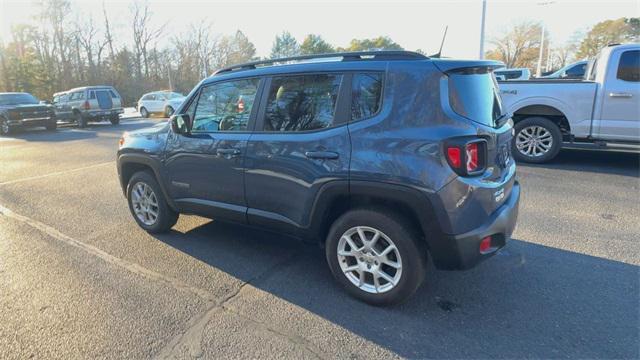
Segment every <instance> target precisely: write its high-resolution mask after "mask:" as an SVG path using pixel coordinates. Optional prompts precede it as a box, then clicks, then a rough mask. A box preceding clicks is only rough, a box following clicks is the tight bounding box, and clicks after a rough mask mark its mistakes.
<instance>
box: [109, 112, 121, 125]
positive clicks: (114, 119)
mask: <svg viewBox="0 0 640 360" xmlns="http://www.w3.org/2000/svg"><path fill="white" fill-rule="evenodd" d="M109 121H111V125H118V124H120V116H118V114H115V115H111V117H110V118H109Z"/></svg>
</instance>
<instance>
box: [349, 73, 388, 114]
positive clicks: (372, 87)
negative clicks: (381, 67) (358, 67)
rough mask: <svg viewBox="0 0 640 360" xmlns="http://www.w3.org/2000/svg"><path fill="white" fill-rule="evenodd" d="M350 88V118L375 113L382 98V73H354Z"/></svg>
mask: <svg viewBox="0 0 640 360" xmlns="http://www.w3.org/2000/svg"><path fill="white" fill-rule="evenodd" d="M352 84H353V85H352V90H351V120H353V121H355V120H360V119H365V118H368V117H371V116H373V115H375V114H376V113H377V112H378V110H379V109H380V100H381V99H382V74H376V73H365V74H355V75H353V80H352Z"/></svg>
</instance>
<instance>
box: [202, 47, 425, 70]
mask: <svg viewBox="0 0 640 360" xmlns="http://www.w3.org/2000/svg"><path fill="white" fill-rule="evenodd" d="M329 58H342V61H355V60H371V59H375V60H425V59H428V57H426V56H424V55H422V54H420V53H417V52H413V51H402V50H378V51H356V52H337V53H326V54H314V55H299V56H291V57H286V58H278V59H267V60H258V61H252V62H248V63H244V64H236V65H231V66H228V67H225V68H222V69H220V70H218V71H216V72H215V73H213V75H218V74H221V73H226V72H232V71H239V70H250V69H256V68H257V67H258V66H267V65H274V64H277V63H288V62H292V61H303V60H313V59H329Z"/></svg>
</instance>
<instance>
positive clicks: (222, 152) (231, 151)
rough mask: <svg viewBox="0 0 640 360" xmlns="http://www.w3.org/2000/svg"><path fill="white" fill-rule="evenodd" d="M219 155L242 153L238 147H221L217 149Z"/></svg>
mask: <svg viewBox="0 0 640 360" xmlns="http://www.w3.org/2000/svg"><path fill="white" fill-rule="evenodd" d="M216 154H218V155H240V149H236V148H220V149H216Z"/></svg>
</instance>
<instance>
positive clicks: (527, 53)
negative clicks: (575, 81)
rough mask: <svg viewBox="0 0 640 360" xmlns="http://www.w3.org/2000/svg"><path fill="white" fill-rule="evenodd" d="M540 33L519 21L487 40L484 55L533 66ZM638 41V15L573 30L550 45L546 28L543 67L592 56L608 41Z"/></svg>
mask: <svg viewBox="0 0 640 360" xmlns="http://www.w3.org/2000/svg"><path fill="white" fill-rule="evenodd" d="M541 35H542V26H541V24H539V23H535V22H522V23H518V24H516V25H514V26H512V27H510V28H509V30H508V31H506V32H504V33H502V34H499V35H498V36H495V37H493V38H491V39H490V40H489V42H490V44H491V45H492V49H491V50H489V51H487V52H486V54H485V57H486V58H488V59H493V60H500V61H502V62H504V63H505V64H506V65H507V67H509V68H529V69H535V68H536V66H537V64H538V58H539V52H540V44H541V40H542V36H541ZM639 40H640V18H637V17H636V18H620V19H616V20H605V21H602V22H599V23H597V24H595V25H594V26H593V27H592V28H591V29H589V30H588V31H587V32H586V33H583V32H577V33H575V34H574V35H573V36H572V37H571V39H569V41H567V42H566V43H564V44H553V42H552V37H551V34H549V32H548V31H545V36H544V44H543V45H544V46H543V57H542V60H543V62H542V64H543V68H545V69H548V70H556V69H559V68H561V67H563V66H565V65H568V64H570V63H572V62H574V61H579V60H588V59H591V58H593V57H595V56H596V55H597V54H598V52H599V51H600V50H601V49H602V48H603V47H605V46H607V45H609V44H615V43H628V42H638V41H639Z"/></svg>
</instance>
